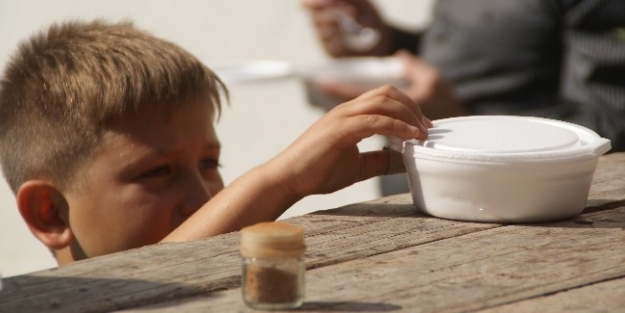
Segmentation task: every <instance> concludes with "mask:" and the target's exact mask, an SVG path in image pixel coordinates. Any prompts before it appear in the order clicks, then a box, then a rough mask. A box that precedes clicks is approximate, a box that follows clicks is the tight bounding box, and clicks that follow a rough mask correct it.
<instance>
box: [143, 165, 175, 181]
mask: <svg viewBox="0 0 625 313" xmlns="http://www.w3.org/2000/svg"><path fill="white" fill-rule="evenodd" d="M169 174H171V169H170V168H169V167H167V166H160V167H157V168H155V169H152V170H150V171H148V172H147V173H145V174H143V175H142V176H143V177H145V178H149V177H160V176H165V175H169Z"/></svg>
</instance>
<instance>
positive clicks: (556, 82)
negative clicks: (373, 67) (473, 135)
mask: <svg viewBox="0 0 625 313" xmlns="http://www.w3.org/2000/svg"><path fill="white" fill-rule="evenodd" d="M407 47H409V48H411V49H412V50H413V51H415V52H416V53H418V54H419V55H420V56H421V57H422V58H423V59H424V60H426V61H427V62H429V63H431V64H433V65H435V66H436V67H438V68H439V69H440V70H441V72H442V73H443V75H444V76H445V77H446V78H447V79H449V80H450V81H451V82H452V83H453V84H454V86H455V91H456V92H457V95H458V96H459V97H460V99H461V100H463V101H464V103H465V104H466V106H467V109H468V111H469V112H470V114H514V115H532V116H542V117H549V118H555V119H560V120H565V121H570V122H574V123H577V124H580V125H583V126H586V127H588V128H591V129H593V130H595V131H596V132H597V133H599V134H600V135H601V136H603V137H606V138H609V139H610V140H611V141H612V146H613V149H612V151H625V0H437V2H436V6H435V10H434V15H433V19H432V23H431V25H430V26H429V27H428V28H427V29H426V30H424V31H423V32H422V33H418V34H409V33H406V32H403V31H397V32H396V42H395V48H396V49H399V48H407Z"/></svg>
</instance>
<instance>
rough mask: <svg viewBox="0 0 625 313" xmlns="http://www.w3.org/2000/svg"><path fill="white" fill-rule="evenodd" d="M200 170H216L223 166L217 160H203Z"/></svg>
mask: <svg viewBox="0 0 625 313" xmlns="http://www.w3.org/2000/svg"><path fill="white" fill-rule="evenodd" d="M199 166H200V168H207V169H216V168H218V167H220V166H221V164H219V160H217V159H211V158H208V159H203V160H202V161H200V165H199Z"/></svg>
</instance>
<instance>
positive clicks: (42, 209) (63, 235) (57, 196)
mask: <svg viewBox="0 0 625 313" xmlns="http://www.w3.org/2000/svg"><path fill="white" fill-rule="evenodd" d="M16 198H17V207H18V209H19V211H20V214H21V215H22V218H23V219H24V221H25V222H26V224H27V225H28V228H29V229H30V231H31V232H32V233H33V235H35V237H37V239H39V241H41V242H42V243H43V244H44V245H46V246H47V247H48V248H50V249H53V250H59V249H62V248H65V247H67V246H68V245H69V244H70V243H71V242H72V240H73V233H72V230H71V228H70V225H69V220H68V219H69V212H68V210H69V206H68V204H67V201H66V200H65V197H64V196H63V194H61V192H60V191H59V190H58V189H57V188H56V187H55V186H54V185H52V184H50V183H48V182H45V181H41V180H29V181H27V182H25V183H24V184H22V186H21V187H20V189H19V190H18V191H17V197H16Z"/></svg>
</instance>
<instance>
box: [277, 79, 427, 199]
mask: <svg viewBox="0 0 625 313" xmlns="http://www.w3.org/2000/svg"><path fill="white" fill-rule="evenodd" d="M431 126H432V124H431V122H430V120H429V119H427V118H425V117H424V116H423V114H422V113H421V109H420V107H419V105H418V104H417V103H415V102H414V101H413V100H412V99H410V97H408V96H407V95H406V94H404V93H402V92H401V91H399V90H398V89H397V88H395V87H392V86H383V87H380V88H377V89H374V90H371V91H368V92H366V93H364V94H362V95H361V96H359V97H358V98H356V99H354V100H352V101H349V102H346V103H343V104H340V105H338V106H336V107H335V108H333V109H332V110H330V111H329V112H328V113H326V114H325V115H324V116H323V117H322V118H321V119H320V120H318V121H317V122H316V123H315V124H313V125H312V126H311V127H310V128H309V129H308V130H307V131H306V132H304V134H302V135H301V136H300V137H299V138H298V139H297V140H296V141H295V142H294V143H293V144H292V145H291V146H289V147H288V148H287V149H286V150H285V151H284V152H283V153H281V154H280V155H278V156H277V157H276V158H275V159H273V160H272V161H270V163H273V164H274V166H276V167H280V168H282V172H283V173H284V174H283V176H282V177H281V180H282V181H283V182H284V184H283V185H284V186H285V188H288V189H289V190H291V193H293V194H295V195H297V198H301V197H305V196H307V195H310V194H321V193H330V192H334V191H336V190H339V189H342V188H345V187H347V186H349V185H352V184H354V183H356V182H359V181H362V180H365V179H368V178H371V177H374V176H379V175H384V174H386V173H387V171H388V169H389V164H390V158H389V153H388V151H385V150H379V151H371V152H365V153H361V152H360V151H359V149H358V146H357V144H358V143H359V142H360V141H361V140H362V139H365V138H368V137H371V136H373V135H376V134H377V135H385V136H395V137H399V138H402V139H404V140H407V139H415V138H417V139H425V138H427V129H428V127H431ZM276 172H277V171H276Z"/></svg>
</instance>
